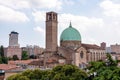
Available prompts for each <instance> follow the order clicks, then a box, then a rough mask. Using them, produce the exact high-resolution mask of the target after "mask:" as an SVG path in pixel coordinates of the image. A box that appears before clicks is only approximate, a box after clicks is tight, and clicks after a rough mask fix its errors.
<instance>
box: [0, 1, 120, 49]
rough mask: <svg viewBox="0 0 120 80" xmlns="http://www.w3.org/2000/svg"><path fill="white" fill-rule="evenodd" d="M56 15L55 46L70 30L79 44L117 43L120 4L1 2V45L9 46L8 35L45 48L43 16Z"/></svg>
mask: <svg viewBox="0 0 120 80" xmlns="http://www.w3.org/2000/svg"><path fill="white" fill-rule="evenodd" d="M50 11H54V12H57V13H58V45H59V42H60V40H59V39H60V35H61V33H62V31H63V30H64V29H65V28H67V27H69V23H70V21H71V23H72V26H73V27H74V28H76V29H77V30H78V31H79V32H80V34H81V37H82V43H87V44H97V45H99V44H100V43H101V42H106V44H107V46H110V45H111V44H116V43H118V44H119V43H120V0H0V45H3V46H5V47H7V46H8V45H9V34H10V32H11V31H16V32H18V33H19V44H20V46H21V47H23V46H26V45H38V46H40V47H45V16H46V12H50Z"/></svg>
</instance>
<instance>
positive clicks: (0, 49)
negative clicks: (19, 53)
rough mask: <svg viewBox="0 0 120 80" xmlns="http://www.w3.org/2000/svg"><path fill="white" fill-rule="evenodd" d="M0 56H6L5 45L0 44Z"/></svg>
mask: <svg viewBox="0 0 120 80" xmlns="http://www.w3.org/2000/svg"><path fill="white" fill-rule="evenodd" d="M0 56H2V57H4V47H3V46H0Z"/></svg>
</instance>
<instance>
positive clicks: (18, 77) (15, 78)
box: [7, 74, 30, 80]
mask: <svg viewBox="0 0 120 80" xmlns="http://www.w3.org/2000/svg"><path fill="white" fill-rule="evenodd" d="M7 80H30V79H29V78H27V77H26V76H23V75H21V74H16V75H12V76H10V77H8V78H7Z"/></svg>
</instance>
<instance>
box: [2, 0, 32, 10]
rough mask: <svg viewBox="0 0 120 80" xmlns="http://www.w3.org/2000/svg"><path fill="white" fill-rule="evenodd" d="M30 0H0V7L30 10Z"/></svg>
mask: <svg viewBox="0 0 120 80" xmlns="http://www.w3.org/2000/svg"><path fill="white" fill-rule="evenodd" d="M29 1H30V0H4V1H3V0H0V5H4V6H7V7H10V8H13V9H23V8H30V3H29Z"/></svg>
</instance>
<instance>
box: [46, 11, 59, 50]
mask: <svg viewBox="0 0 120 80" xmlns="http://www.w3.org/2000/svg"><path fill="white" fill-rule="evenodd" d="M57 25H58V21H57V13H55V12H47V13H46V51H48V52H55V51H57V47H58V45H57Z"/></svg>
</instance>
